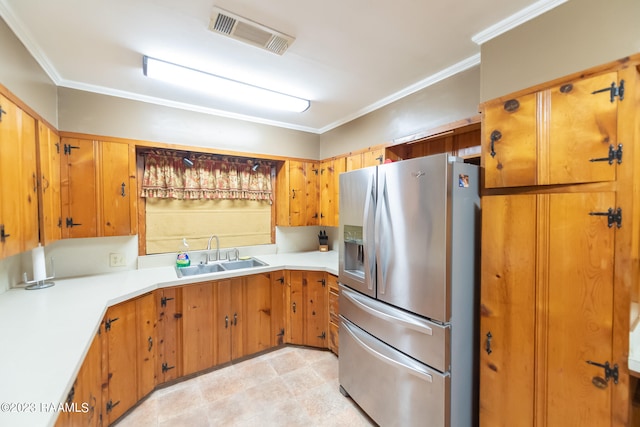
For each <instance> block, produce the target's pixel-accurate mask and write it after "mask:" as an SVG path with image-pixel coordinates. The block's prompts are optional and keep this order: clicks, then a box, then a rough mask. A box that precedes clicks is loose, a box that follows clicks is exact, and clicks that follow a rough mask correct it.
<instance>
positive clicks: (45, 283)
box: [22, 257, 56, 291]
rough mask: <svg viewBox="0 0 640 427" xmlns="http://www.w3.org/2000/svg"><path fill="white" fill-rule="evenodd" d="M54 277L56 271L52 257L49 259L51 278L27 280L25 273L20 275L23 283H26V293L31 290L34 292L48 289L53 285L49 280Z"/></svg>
mask: <svg viewBox="0 0 640 427" xmlns="http://www.w3.org/2000/svg"><path fill="white" fill-rule="evenodd" d="M55 277H56V271H55V268H54V265H53V257H51V276H49V277H46V278H45V279H44V280H27V273H26V272H24V273H23V274H22V278H23V279H24V283H26V285H27V286H25V287H24V288H25V289H26V290H28V291H32V290H36V289H44V288H50V287H51V286H53V285H55V283H54V282H51V281H50V280H51V279H53V278H55Z"/></svg>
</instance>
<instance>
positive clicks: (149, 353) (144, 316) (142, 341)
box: [135, 294, 157, 400]
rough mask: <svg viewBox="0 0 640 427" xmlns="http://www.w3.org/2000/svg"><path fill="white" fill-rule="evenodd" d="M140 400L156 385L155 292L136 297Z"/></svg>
mask: <svg viewBox="0 0 640 427" xmlns="http://www.w3.org/2000/svg"><path fill="white" fill-rule="evenodd" d="M135 301H136V333H137V337H136V340H137V346H136V347H137V348H136V358H137V365H138V366H137V370H138V375H137V383H138V400H140V399H142V398H143V397H144V396H146V395H147V394H149V393H151V392H152V391H153V389H154V388H155V387H156V347H157V337H156V302H155V297H154V295H153V294H147V295H144V296H142V297H139V298H136V300H135Z"/></svg>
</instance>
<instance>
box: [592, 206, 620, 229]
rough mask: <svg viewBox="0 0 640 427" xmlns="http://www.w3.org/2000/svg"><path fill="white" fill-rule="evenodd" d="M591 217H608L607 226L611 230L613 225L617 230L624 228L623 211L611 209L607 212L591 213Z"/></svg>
mask: <svg viewBox="0 0 640 427" xmlns="http://www.w3.org/2000/svg"><path fill="white" fill-rule="evenodd" d="M589 215H592V216H606V217H607V225H608V226H609V228H611V227H613V224H615V225H616V227H617V228H620V227H622V209H621V208H618V209H613V208H609V209H608V210H607V211H606V212H589Z"/></svg>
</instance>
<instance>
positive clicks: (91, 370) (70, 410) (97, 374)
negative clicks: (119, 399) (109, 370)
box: [56, 327, 106, 427]
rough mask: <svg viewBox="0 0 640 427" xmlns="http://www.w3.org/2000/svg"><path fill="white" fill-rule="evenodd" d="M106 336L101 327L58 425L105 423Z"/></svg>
mask: <svg viewBox="0 0 640 427" xmlns="http://www.w3.org/2000/svg"><path fill="white" fill-rule="evenodd" d="M100 329H102V327H101V328H100ZM102 338H103V334H102V333H101V330H99V331H98V333H96V336H95V337H94V338H93V341H92V342H91V347H89V351H88V353H87V355H86V356H85V358H84V362H83V364H82V367H81V368H80V371H79V372H78V376H77V377H76V380H75V381H74V383H73V387H72V388H71V391H70V392H69V394H68V395H67V400H66V401H65V402H64V404H65V405H66V408H67V410H66V411H64V412H60V415H59V416H58V419H57V420H56V426H59V427H76V426H78V427H80V426H83V427H85V426H86V427H98V426H102V425H103V424H102V417H103V413H104V407H103V406H102V389H103V384H105V383H106V372H103V369H102V353H103V352H102Z"/></svg>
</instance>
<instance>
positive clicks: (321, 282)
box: [287, 270, 329, 348]
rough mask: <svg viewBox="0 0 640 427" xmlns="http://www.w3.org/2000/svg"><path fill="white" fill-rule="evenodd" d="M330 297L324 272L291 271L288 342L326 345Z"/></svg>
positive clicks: (316, 345) (315, 345)
mask: <svg viewBox="0 0 640 427" xmlns="http://www.w3.org/2000/svg"><path fill="white" fill-rule="evenodd" d="M328 298H329V294H328V288H327V279H326V273H325V272H322V271H301V270H292V271H290V272H289V291H288V302H289V304H288V307H289V314H288V318H287V319H288V322H287V323H288V326H289V328H288V329H289V341H288V342H289V343H291V344H298V345H308V346H312V347H323V348H327V326H328V323H327V318H328V309H327V303H328Z"/></svg>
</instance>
